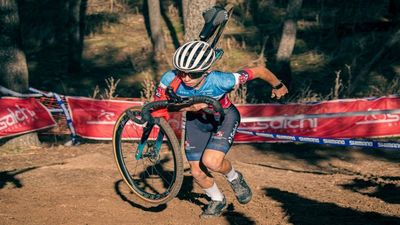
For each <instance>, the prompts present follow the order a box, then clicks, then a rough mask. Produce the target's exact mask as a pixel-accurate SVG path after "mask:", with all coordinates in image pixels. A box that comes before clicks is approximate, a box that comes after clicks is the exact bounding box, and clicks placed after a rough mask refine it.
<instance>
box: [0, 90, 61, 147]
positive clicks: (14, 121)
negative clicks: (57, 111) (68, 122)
mask: <svg viewBox="0 0 400 225" xmlns="http://www.w3.org/2000/svg"><path fill="white" fill-rule="evenodd" d="M55 125H56V122H55V121H54V119H53V117H52V116H51V114H50V112H49V110H48V109H47V108H46V107H45V106H44V105H42V104H41V103H40V102H39V101H37V100H36V99H34V98H15V97H2V98H0V139H1V138H4V137H10V136H15V135H20V134H24V133H29V132H33V131H37V130H42V129H46V128H49V127H53V126H55Z"/></svg>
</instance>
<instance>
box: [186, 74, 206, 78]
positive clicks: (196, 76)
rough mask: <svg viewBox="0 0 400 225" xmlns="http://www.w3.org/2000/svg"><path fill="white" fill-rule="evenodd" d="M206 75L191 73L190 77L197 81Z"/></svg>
mask: <svg viewBox="0 0 400 225" xmlns="http://www.w3.org/2000/svg"><path fill="white" fill-rule="evenodd" d="M203 74H204V73H190V74H189V77H190V78H193V79H196V78H200V77H201V76H203Z"/></svg>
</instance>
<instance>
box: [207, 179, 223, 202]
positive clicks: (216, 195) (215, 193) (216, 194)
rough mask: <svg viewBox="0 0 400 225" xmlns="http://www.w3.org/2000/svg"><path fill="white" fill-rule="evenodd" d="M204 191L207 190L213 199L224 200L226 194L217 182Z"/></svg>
mask: <svg viewBox="0 0 400 225" xmlns="http://www.w3.org/2000/svg"><path fill="white" fill-rule="evenodd" d="M204 191H205V192H206V195H207V196H208V197H210V198H211V199H212V200H213V201H222V200H223V199H224V195H223V194H222V192H221V191H220V190H219V188H218V186H217V184H216V183H215V182H214V184H213V185H212V186H211V187H210V188H206V189H204Z"/></svg>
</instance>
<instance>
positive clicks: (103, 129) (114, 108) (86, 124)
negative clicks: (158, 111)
mask: <svg viewBox="0 0 400 225" xmlns="http://www.w3.org/2000/svg"><path fill="white" fill-rule="evenodd" d="M67 103H68V107H69V110H70V112H71V114H72V122H73V124H74V127H75V129H76V133H77V135H79V136H81V137H84V138H88V139H97V140H111V139H112V136H113V130H114V125H115V123H116V122H117V119H118V117H119V116H120V115H121V113H122V112H123V111H124V110H126V109H128V108H130V107H133V106H141V105H143V102H141V101H124V100H96V99H91V98H83V97H67ZM168 122H169V124H170V125H171V127H172V128H173V129H174V130H175V131H176V134H177V136H178V137H179V136H180V134H181V129H179V128H180V126H181V116H180V113H171V114H170V119H169V120H168ZM127 123H129V124H130V125H132V126H127V127H126V129H125V130H124V133H123V138H126V139H138V138H140V137H141V135H142V131H143V128H142V126H141V125H137V124H135V123H133V122H132V121H128V122H127ZM154 131H157V129H155V130H154ZM156 135H157V134H156V132H153V133H151V134H150V138H155V137H156Z"/></svg>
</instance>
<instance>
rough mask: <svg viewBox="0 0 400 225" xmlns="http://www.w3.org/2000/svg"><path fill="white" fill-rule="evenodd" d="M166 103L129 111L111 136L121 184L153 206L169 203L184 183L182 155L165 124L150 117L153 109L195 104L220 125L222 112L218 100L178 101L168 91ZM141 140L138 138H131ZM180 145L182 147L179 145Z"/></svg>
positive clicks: (173, 94)
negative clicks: (203, 104)
mask: <svg viewBox="0 0 400 225" xmlns="http://www.w3.org/2000/svg"><path fill="white" fill-rule="evenodd" d="M166 93H167V96H168V100H163V101H155V102H150V103H148V104H145V105H144V106H143V107H142V108H140V107H132V108H129V109H127V110H125V111H124V112H123V113H122V114H121V115H120V117H119V118H118V120H117V122H116V124H115V126H114V132H113V150H114V155H115V160H116V163H117V167H118V169H119V172H120V174H121V175H122V178H123V180H124V181H125V183H126V184H127V185H128V186H129V188H130V189H131V190H132V191H133V193H135V194H136V195H137V196H139V197H140V198H141V199H143V200H144V201H146V202H147V203H150V204H152V205H161V204H165V203H167V202H169V201H170V200H172V199H173V198H174V197H175V196H176V195H177V194H178V192H179V190H180V189H181V186H182V182H183V167H184V166H183V157H182V155H183V153H182V152H181V150H180V144H179V141H178V139H177V137H176V135H175V133H174V131H173V129H172V128H171V126H170V125H169V124H168V122H167V121H166V120H165V119H164V118H162V117H152V116H151V113H150V111H151V110H153V109H160V108H167V109H168V110H169V111H178V110H179V109H181V108H184V107H188V106H191V105H193V104H196V103H206V104H208V105H209V106H212V107H209V108H205V109H203V110H204V111H205V112H206V113H210V114H214V115H215V117H216V120H217V121H218V122H219V123H221V122H222V121H223V119H224V115H225V114H224V111H223V108H222V106H221V105H220V103H219V102H218V100H215V99H213V98H211V97H207V96H194V97H188V98H186V97H179V96H177V95H176V94H175V93H174V91H173V90H172V88H171V87H168V88H167V92H166ZM134 136H136V137H140V138H134ZM182 144H183V143H182Z"/></svg>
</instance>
